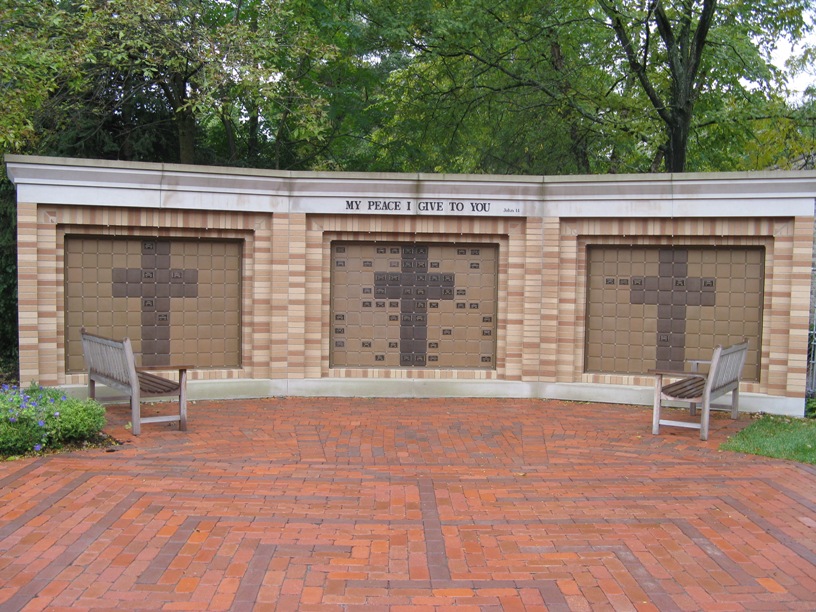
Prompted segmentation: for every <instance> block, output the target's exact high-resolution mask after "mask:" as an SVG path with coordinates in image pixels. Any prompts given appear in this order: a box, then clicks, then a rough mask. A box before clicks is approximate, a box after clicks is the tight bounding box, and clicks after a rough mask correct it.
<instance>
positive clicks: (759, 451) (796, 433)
mask: <svg viewBox="0 0 816 612" xmlns="http://www.w3.org/2000/svg"><path fill="white" fill-rule="evenodd" d="M808 412H809V413H811V410H810V407H809V410H808ZM720 448H721V449H722V450H729V451H736V452H738V453H748V454H751V455H762V456H763V457H773V458H775V459H788V460H790V461H799V462H800V463H813V464H816V419H813V418H807V419H797V418H792V417H780V416H771V415H767V414H766V415H762V416H760V417H758V418H757V419H756V420H755V421H754V422H753V423H751V424H750V425H749V426H748V427H746V428H745V429H743V430H742V431H740V432H739V433H738V434H736V435H735V436H732V437H731V438H729V439H728V440H727V441H726V442H725V443H723V444H722V445H721V446H720Z"/></svg>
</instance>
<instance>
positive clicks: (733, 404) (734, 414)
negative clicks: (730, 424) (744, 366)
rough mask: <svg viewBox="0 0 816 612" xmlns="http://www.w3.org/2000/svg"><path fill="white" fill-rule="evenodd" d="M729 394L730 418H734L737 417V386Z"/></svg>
mask: <svg viewBox="0 0 816 612" xmlns="http://www.w3.org/2000/svg"><path fill="white" fill-rule="evenodd" d="M731 394H732V397H731V418H732V419H735V420H736V419H738V418H739V387H737V388H736V389H734V390H733V391H732V392H731Z"/></svg>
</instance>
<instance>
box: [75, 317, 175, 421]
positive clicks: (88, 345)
mask: <svg viewBox="0 0 816 612" xmlns="http://www.w3.org/2000/svg"><path fill="white" fill-rule="evenodd" d="M82 352H83V355H84V356H85V365H86V366H87V368H88V396H89V397H90V398H91V399H94V398H95V397H96V383H102V384H103V385H107V386H108V387H111V388H113V389H116V390H118V391H122V392H123V393H125V394H126V395H127V396H129V397H130V411H131V426H132V430H131V431H132V433H133V435H135V436H138V435H139V434H140V433H141V430H142V426H141V424H142V423H168V422H175V421H178V424H179V430H180V431H186V430H187V370H188V369H189V366H172V369H178V372H179V379H178V382H176V381H173V380H169V379H167V378H162V377H161V376H156V375H155V374H150V373H149V370H167V369H168V368H169V367H171V366H153V367H139V368H137V367H136V360H135V359H134V357H133V347H132V346H131V344H130V339H129V338H125V339H124V340H121V341H120V340H111V339H110V338H103V337H102V336H95V335H93V334H89V333H87V332H86V331H85V329H84V328H83V329H82ZM169 396H177V397H178V401H179V413H178V415H170V416H154V417H142V416H141V410H140V402H141V400H142V399H143V398H148V397H169Z"/></svg>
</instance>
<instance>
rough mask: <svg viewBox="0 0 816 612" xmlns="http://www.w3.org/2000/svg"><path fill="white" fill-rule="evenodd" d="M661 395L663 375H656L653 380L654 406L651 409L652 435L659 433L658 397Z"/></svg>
mask: <svg viewBox="0 0 816 612" xmlns="http://www.w3.org/2000/svg"><path fill="white" fill-rule="evenodd" d="M662 393H663V375H662V374H657V375H656V378H655V392H654V406H653V407H652V434H654V435H655V436H656V435H657V434H659V433H660V399H661V398H660V396H661V394H662Z"/></svg>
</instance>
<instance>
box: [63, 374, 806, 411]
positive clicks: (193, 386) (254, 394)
mask: <svg viewBox="0 0 816 612" xmlns="http://www.w3.org/2000/svg"><path fill="white" fill-rule="evenodd" d="M64 388H65V389H66V391H67V392H69V393H70V394H71V395H74V396H76V397H87V394H88V388H87V386H86V385H69V386H66V387H64ZM187 391H188V394H187V395H188V397H189V399H190V400H192V401H195V400H230V399H250V398H262V397H285V396H293V397H395V398H412V397H413V398H432V397H462V398H464V397H480V398H485V397H495V398H527V399H556V400H567V401H574V402H596V403H602V404H634V405H642V406H651V405H652V401H653V397H654V388H653V387H632V386H624V385H602V384H592V383H525V382H516V381H494V380H490V381H481V380H471V381H452V380H417V379H400V380H394V379H364V378H363V379H361V378H355V379H348V378H346V379H338V378H321V379H298V380H285V379H230V380H195V381H189V382H188V383H187ZM97 399H99V401H101V402H103V403H115V402H123V401H126V400H125V399H124V398H123V397H122V395H121V394H118V393H117V392H116V391H115V390H112V389H109V388H107V387H105V386H102V385H98V386H97ZM726 401H727V398H726ZM718 403H720V402H718ZM740 411H741V412H764V413H767V414H777V415H787V416H796V417H802V416H804V414H805V399H804V395H803V396H802V397H782V396H772V395H763V394H760V393H741V394H740Z"/></svg>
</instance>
